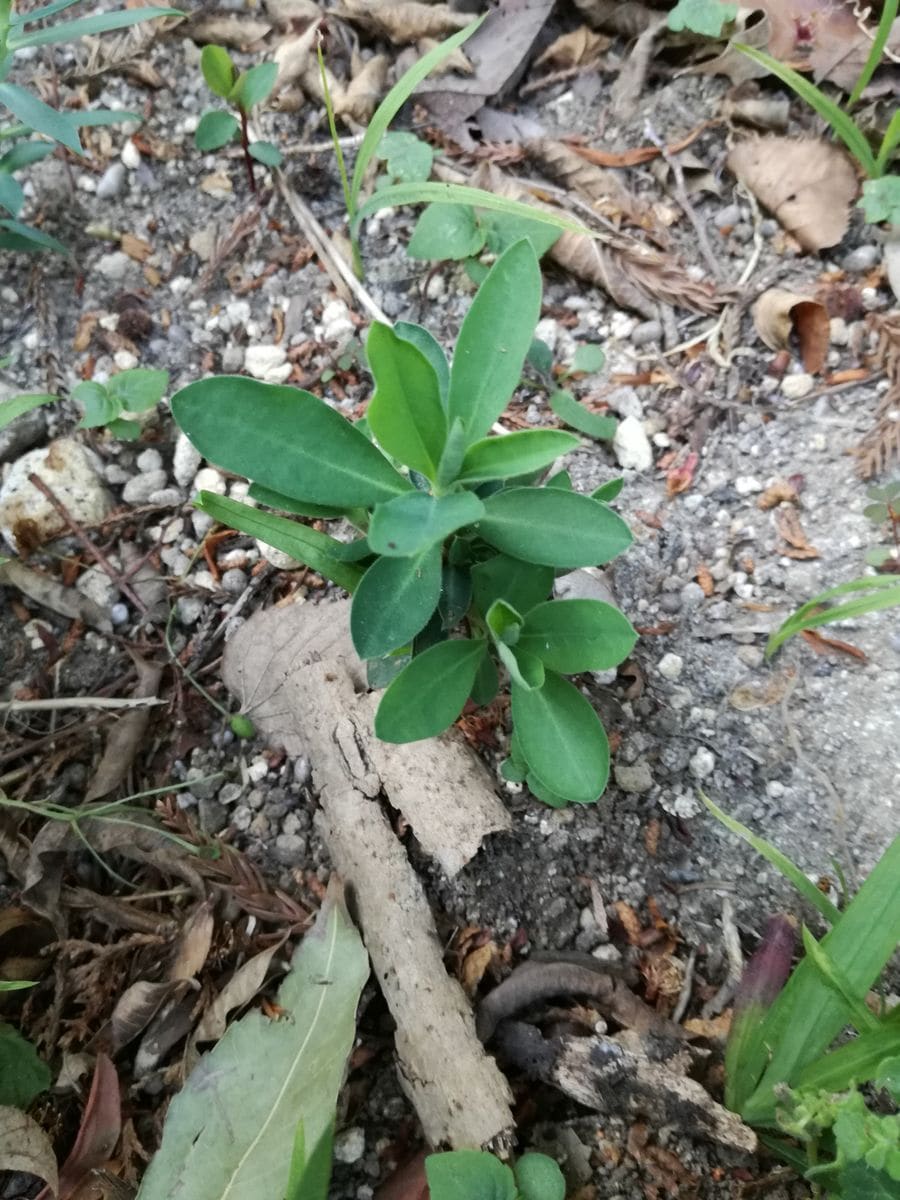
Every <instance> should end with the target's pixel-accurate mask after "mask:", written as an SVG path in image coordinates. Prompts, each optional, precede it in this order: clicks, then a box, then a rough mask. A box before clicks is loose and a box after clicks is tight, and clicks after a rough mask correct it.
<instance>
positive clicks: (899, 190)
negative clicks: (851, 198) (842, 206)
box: [860, 175, 900, 225]
mask: <svg viewBox="0 0 900 1200" xmlns="http://www.w3.org/2000/svg"><path fill="white" fill-rule="evenodd" d="M860 207H861V208H862V210H863V212H864V213H865V215H866V220H867V221H868V222H869V223H870V224H872V225H877V224H879V223H880V222H881V221H887V222H888V223H889V224H890V225H900V176H897V175H882V176H881V178H880V179H867V180H866V181H865V183H864V184H863V188H862V200H861V201H860Z"/></svg>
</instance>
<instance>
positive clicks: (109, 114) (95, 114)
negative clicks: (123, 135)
mask: <svg viewBox="0 0 900 1200" xmlns="http://www.w3.org/2000/svg"><path fill="white" fill-rule="evenodd" d="M63 115H64V116H65V118H66V120H67V121H70V122H71V124H72V126H73V128H75V129H86V128H94V127H97V126H100V125H120V124H122V123H123V122H125V121H137V122H138V123H140V122H141V121H142V120H143V117H142V116H141V114H140V113H136V112H128V111H127V110H126V109H124V108H92V109H89V110H88V111H86V112H67V113H64V114H63Z"/></svg>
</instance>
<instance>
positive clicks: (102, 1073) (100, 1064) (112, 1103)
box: [39, 1054, 122, 1200]
mask: <svg viewBox="0 0 900 1200" xmlns="http://www.w3.org/2000/svg"><path fill="white" fill-rule="evenodd" d="M121 1131H122V1102H121V1097H120V1094H119V1077H118V1075H117V1074H116V1068H115V1067H114V1066H113V1064H112V1062H111V1061H110V1059H109V1058H107V1056H106V1055H105V1054H98V1055H97V1063H96V1065H95V1067H94V1077H93V1079H92V1080H91V1090H90V1092H89V1093H88V1098H87V1103H86V1104H85V1106H84V1113H83V1114H82V1117H81V1125H80V1126H79V1129H78V1136H77V1137H76V1138H75V1145H74V1146H73V1147H72V1149H71V1150H70V1151H69V1155H68V1157H67V1159H66V1161H65V1162H64V1163H63V1165H62V1170H61V1171H60V1173H59V1196H60V1200H67V1198H68V1197H69V1196H71V1195H72V1193H73V1192H74V1191H75V1190H76V1188H77V1187H78V1185H79V1184H80V1183H81V1181H82V1180H83V1179H84V1177H85V1175H87V1173H88V1171H93V1170H95V1169H96V1168H97V1167H102V1166H103V1164H104V1163H105V1162H107V1161H108V1160H109V1158H110V1156H111V1155H112V1152H113V1150H114V1149H115V1146H116V1142H117V1141H118V1140H119V1134H120V1133H121ZM39 1200H41V1198H40V1197H39Z"/></svg>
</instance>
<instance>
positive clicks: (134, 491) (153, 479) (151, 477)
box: [122, 469, 166, 504]
mask: <svg viewBox="0 0 900 1200" xmlns="http://www.w3.org/2000/svg"><path fill="white" fill-rule="evenodd" d="M165 486H166V473H165V471H163V470H162V469H160V470H158V471H147V472H146V474H144V475H133V476H132V477H131V479H129V480H128V482H127V483H126V484H125V486H124V487H123V488H122V499H123V500H124V501H125V503H126V504H146V503H147V501H148V500H149V499H150V497H151V496H152V495H153V493H154V492H158V491H159V490H160V488H164V487H165Z"/></svg>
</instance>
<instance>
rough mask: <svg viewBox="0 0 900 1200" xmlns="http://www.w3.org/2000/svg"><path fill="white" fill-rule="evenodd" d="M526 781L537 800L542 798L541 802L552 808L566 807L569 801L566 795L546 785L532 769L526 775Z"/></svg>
mask: <svg viewBox="0 0 900 1200" xmlns="http://www.w3.org/2000/svg"><path fill="white" fill-rule="evenodd" d="M525 783H526V785H527V787H528V790H529V792H531V794H532V796H534V798H535V799H536V800H540V802H541V804H546V805H548V807H550V808H565V807H566V806H567V805H568V803H569V802H568V800H567V799H566V798H565V796H560V795H559V794H558V793H557V792H554V791H553V790H552V789H551V788H548V787H545V786H544V785H543V784H542V783H541V781H540V780H539V779H538V778H537V776H536V775H532V773H531V772H530V771H529V772H528V774H527V775H526V776H525Z"/></svg>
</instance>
